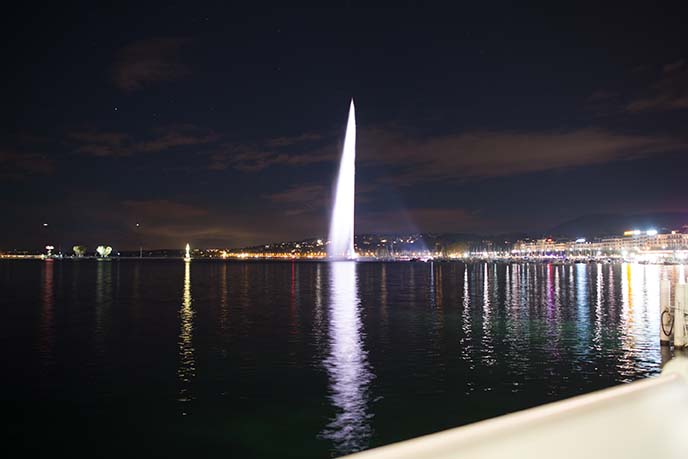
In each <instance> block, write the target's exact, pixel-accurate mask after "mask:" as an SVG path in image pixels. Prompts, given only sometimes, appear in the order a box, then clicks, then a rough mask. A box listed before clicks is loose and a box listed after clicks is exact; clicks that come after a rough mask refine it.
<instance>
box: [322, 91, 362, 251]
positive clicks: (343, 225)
mask: <svg viewBox="0 0 688 459" xmlns="http://www.w3.org/2000/svg"><path fill="white" fill-rule="evenodd" d="M355 163H356V113H355V109H354V101H353V99H351V107H350V108H349V121H348V122H347V124H346V136H345V137H344V150H343V151H342V160H341V162H340V163H339V176H338V177H337V191H336V193H335V197H334V207H333V209H332V220H331V221H330V245H329V247H328V250H327V255H328V256H329V257H330V258H331V259H338V260H354V259H356V252H354V192H355V187H356V164H355Z"/></svg>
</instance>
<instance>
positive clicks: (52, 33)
mask: <svg viewBox="0 0 688 459" xmlns="http://www.w3.org/2000/svg"><path fill="white" fill-rule="evenodd" d="M53 3H54V5H53V6H48V7H37V6H36V5H33V4H31V5H30V6H27V8H26V9H25V10H7V11H3V17H2V19H1V21H2V24H1V29H0V30H1V32H0V33H1V34H2V43H3V47H4V52H3V59H2V60H3V64H4V65H3V84H2V85H0V91H1V96H2V109H1V112H2V120H1V121H2V123H1V129H2V137H1V138H0V180H1V184H0V211H1V215H2V218H1V220H0V249H9V248H38V247H42V246H43V245H45V244H46V243H47V242H51V243H54V244H60V245H61V246H62V247H71V246H72V245H73V244H76V243H81V244H86V245H89V246H94V245H96V244H98V243H108V244H111V245H113V246H114V247H116V248H118V249H126V248H134V247H138V246H139V244H142V245H144V246H146V247H151V248H153V247H182V246H183V244H184V243H186V242H187V241H189V242H191V243H192V245H194V246H220V247H227V246H240V245H247V244H258V243H264V242H269V241H275V240H284V239H300V238H307V237H320V236H324V235H326V233H327V224H328V219H329V216H328V215H329V203H330V199H331V198H330V196H331V191H332V183H333V178H334V176H335V173H336V168H337V164H336V160H337V158H338V156H339V154H340V148H341V144H342V141H343V134H344V128H345V123H346V116H347V109H348V104H349V100H350V98H351V97H352V96H353V97H354V98H355V102H356V107H357V121H358V129H359V135H358V151H357V155H358V162H357V206H356V210H357V214H356V215H357V222H356V230H357V232H359V233H360V232H372V231H407V230H420V231H456V232H481V233H495V232H506V231H542V230H545V229H546V228H549V227H551V226H554V225H556V224H558V223H561V222H562V221H564V220H567V219H571V218H574V217H578V216H580V215H584V214H589V213H598V212H619V213H645V212H657V211H688V205H687V204H686V198H688V188H687V186H686V183H688V182H687V181H686V173H687V172H688V158H687V156H686V154H687V153H688V131H687V130H686V128H687V127H688V123H687V122H688V116H687V115H688V49H687V48H688V27H686V24H687V23H688V16H687V15H686V14H685V12H684V11H682V10H679V9H676V8H675V7H672V6H670V5H668V4H664V5H661V6H655V5H654V4H653V2H644V4H643V5H642V8H638V9H633V8H632V7H630V6H629V5H624V6H623V8H618V7H615V8H612V7H610V8H609V9H602V8H601V7H594V8H593V7H591V5H583V4H582V3H581V2H571V3H570V4H569V5H567V6H564V5H560V4H559V3H562V2H549V5H548V6H539V7H534V6H533V7H524V6H520V7H514V6H504V5H500V4H499V3H495V2H470V3H472V4H476V5H477V4H485V5H483V6H476V5H472V6H470V7H469V6H457V7H455V8H454V9H449V10H446V9H435V8H427V7H426V8H420V7H416V6H413V4H410V6H399V5H401V3H402V2H390V5H396V6H395V7H394V8H378V9H371V8H359V7H357V6H356V4H355V3H347V2H340V3H338V5H339V6H338V7H333V8H327V9H326V8H323V9H294V8H288V9H285V8H270V7H269V6H267V5H266V6H265V7H264V8H262V9H258V8H256V9H253V10H247V9H242V8H237V7H235V6H232V5H231V4H230V3H231V2H217V3H215V4H210V5H209V6H205V5H202V4H201V2H188V3H175V2H169V3H168V4H167V5H166V6H164V7H160V6H152V4H149V2H140V1H139V2H135V3H131V4H127V2H114V3H113V4H112V6H104V7H99V6H96V3H97V2H88V3H84V4H81V5H79V4H77V3H72V4H70V5H65V4H63V3H62V2H53ZM457 3H458V2H457ZM519 3H521V2H519ZM361 4H362V5H363V4H365V3H361ZM543 5H547V4H545V3H543ZM44 222H48V223H49V226H48V228H43V226H42V224H43V223H44ZM137 222H139V223H140V225H141V226H140V228H138V229H136V226H135V224H136V223H137Z"/></svg>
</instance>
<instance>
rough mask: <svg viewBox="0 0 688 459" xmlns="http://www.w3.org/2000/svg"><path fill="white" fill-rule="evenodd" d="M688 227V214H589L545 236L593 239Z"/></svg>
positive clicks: (559, 226)
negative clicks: (631, 231) (633, 232)
mask: <svg viewBox="0 0 688 459" xmlns="http://www.w3.org/2000/svg"><path fill="white" fill-rule="evenodd" d="M684 225H688V213H685V212H662V213H651V214H638V215H618V214H591V215H584V216H582V217H578V218H576V219H573V220H569V221H567V222H564V223H562V224H560V225H558V226H555V227H554V228H551V229H550V230H549V231H548V232H547V235H551V236H555V237H571V238H573V237H593V236H608V235H618V234H622V233H623V232H624V231H626V230H629V229H640V230H646V229H649V228H655V229H657V230H658V231H660V232H661V231H670V230H673V229H680V228H681V227H682V226H684Z"/></svg>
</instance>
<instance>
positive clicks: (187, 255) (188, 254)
mask: <svg viewBox="0 0 688 459" xmlns="http://www.w3.org/2000/svg"><path fill="white" fill-rule="evenodd" d="M184 261H191V246H190V245H189V244H186V253H185V254H184Z"/></svg>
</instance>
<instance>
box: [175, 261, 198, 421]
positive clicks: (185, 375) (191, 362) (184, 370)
mask: <svg viewBox="0 0 688 459" xmlns="http://www.w3.org/2000/svg"><path fill="white" fill-rule="evenodd" d="M193 315H194V312H193V309H191V263H189V262H186V263H184V291H183V293H182V308H181V310H180V311H179V318H180V322H181V324H180V326H181V331H180V333H179V369H178V370H177V376H178V377H179V401H180V402H189V401H191V400H192V399H193V397H192V394H191V387H190V386H191V381H192V380H193V378H194V376H195V375H196V360H195V358H194V348H193ZM182 414H184V415H186V414H187V413H186V412H183V413H182Z"/></svg>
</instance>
